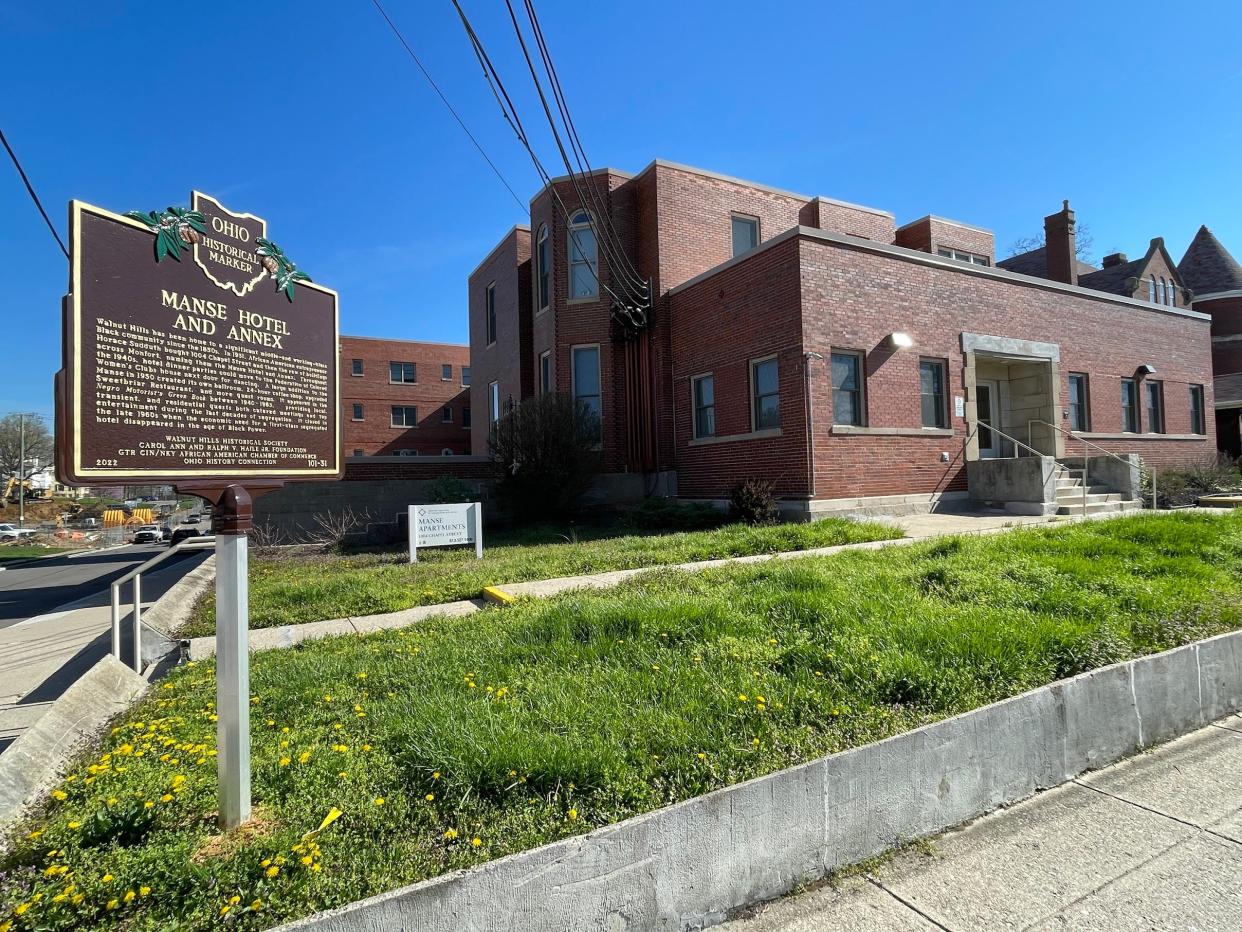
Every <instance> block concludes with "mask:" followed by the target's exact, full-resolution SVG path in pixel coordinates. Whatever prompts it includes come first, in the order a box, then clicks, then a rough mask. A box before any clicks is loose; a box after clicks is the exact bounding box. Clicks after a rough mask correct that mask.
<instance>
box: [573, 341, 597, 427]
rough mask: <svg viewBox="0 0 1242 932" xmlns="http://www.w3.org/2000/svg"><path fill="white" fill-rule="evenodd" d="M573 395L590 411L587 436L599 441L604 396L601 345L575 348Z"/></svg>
mask: <svg viewBox="0 0 1242 932" xmlns="http://www.w3.org/2000/svg"><path fill="white" fill-rule="evenodd" d="M573 396H574V399H575V400H577V401H580V402H581V403H582V404H583V405H584V406H585V407H586V409H587V411H588V412H589V413H590V415H591V418H590V423H589V424H588V425H587V426H586V433H585V437H586V439H588V440H595V441H598V440H600V439H601V438H602V436H603V416H604V411H603V398H602V396H601V394H600V374H599V347H598V346H575V347H574V348H573Z"/></svg>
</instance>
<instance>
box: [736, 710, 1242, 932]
mask: <svg viewBox="0 0 1242 932" xmlns="http://www.w3.org/2000/svg"><path fill="white" fill-rule="evenodd" d="M919 847H920V848H921V847H922V846H919ZM930 850H931V853H926V852H916V851H914V850H910V851H907V852H905V853H901V854H898V855H896V856H894V857H893V858H892V860H890V861H888V862H886V863H883V864H881V865H880V866H878V867H875V868H873V869H872V870H870V871H869V872H860V873H858V874H854V875H852V876H846V877H844V878H838V879H837V880H836V881H835V882H834V881H829V882H827V883H825V884H824V885H822V886H819V887H818V888H816V889H814V890H812V891H810V892H807V893H803V894H800V895H797V896H791V897H788V898H786V899H783V900H778V901H776V902H773V903H770V904H768V905H766V906H763V907H760V908H759V909H757V910H755V911H754V913H753V914H752V915H751V916H749V917H747V918H742V919H737V920H734V921H732V922H728V923H725V924H724V925H722V926H719V927H718V928H719V929H721V930H723V932H830V930H841V932H846V930H848V932H881V930H883V932H935V930H940V932H993V930H1032V932H1051V930H1076V932H1088V930H1090V932H1097V930H1098V932H1131V930H1133V932H1139V930H1143V932H1147V930H1152V932H1154V930H1186V932H1192V930H1193V932H1218V930H1219V932H1226V930H1228V932H1236V930H1238V929H1242V716H1239V715H1234V716H1231V717H1229V718H1226V719H1223V720H1221V721H1220V722H1217V723H1215V724H1213V725H1209V726H1208V727H1207V728H1203V729H1201V730H1199V731H1197V732H1194V733H1193V734H1190V735H1187V736H1186V737H1184V738H1180V739H1178V740H1176V741H1173V742H1171V743H1169V744H1167V745H1164V746H1163V747H1160V748H1157V749H1156V750H1154V751H1152V752H1149V753H1146V754H1141V755H1139V756H1137V757H1134V758H1131V759H1130V760H1127V761H1123V762H1122V763H1120V764H1116V765H1114V766H1112V767H1108V768H1106V769H1104V770H1101V771H1098V772H1096V773H1093V774H1088V775H1085V776H1083V777H1082V778H1080V779H1077V780H1074V781H1071V782H1070V783H1067V784H1065V785H1063V786H1060V787H1058V788H1056V789H1053V790H1049V791H1048V792H1046V793H1041V794H1040V795H1038V796H1036V797H1034V798H1032V799H1029V800H1026V801H1025V802H1022V803H1019V804H1017V805H1015V806H1013V807H1011V808H1009V809H1007V810H1002V811H1000V812H998V813H994V814H992V815H989V816H985V817H984V818H982V819H978V820H976V821H975V822H973V823H971V824H970V825H968V826H965V827H963V828H960V829H957V830H955V831H952V832H949V833H947V834H945V835H943V836H941V837H940V838H938V839H936V840H935V841H934V842H933V843H932V845H931V846H930Z"/></svg>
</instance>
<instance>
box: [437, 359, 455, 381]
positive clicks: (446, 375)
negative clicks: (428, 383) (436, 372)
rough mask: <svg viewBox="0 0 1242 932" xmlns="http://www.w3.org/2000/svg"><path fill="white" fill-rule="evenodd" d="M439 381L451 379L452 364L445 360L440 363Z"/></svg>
mask: <svg viewBox="0 0 1242 932" xmlns="http://www.w3.org/2000/svg"><path fill="white" fill-rule="evenodd" d="M440 381H441V382H451V381H453V364H452V363H451V362H445V363H441V364H440Z"/></svg>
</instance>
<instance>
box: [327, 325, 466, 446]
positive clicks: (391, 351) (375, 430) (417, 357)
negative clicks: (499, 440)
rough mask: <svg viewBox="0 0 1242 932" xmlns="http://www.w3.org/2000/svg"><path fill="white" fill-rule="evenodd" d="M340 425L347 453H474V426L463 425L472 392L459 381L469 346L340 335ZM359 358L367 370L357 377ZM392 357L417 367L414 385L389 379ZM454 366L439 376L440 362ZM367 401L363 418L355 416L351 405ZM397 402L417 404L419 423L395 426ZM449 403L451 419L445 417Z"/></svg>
mask: <svg viewBox="0 0 1242 932" xmlns="http://www.w3.org/2000/svg"><path fill="white" fill-rule="evenodd" d="M340 352H341V364H340V371H341V424H342V425H343V431H342V436H343V438H344V439H343V447H344V454H345V455H346V456H353V455H354V451H355V450H362V451H363V453H364V454H365V455H367V456H384V455H392V454H394V453H396V451H397V450H417V451H418V454H419V455H420V456H423V455H428V456H432V455H434V456H439V455H440V454H441V452H442V451H443V450H446V449H448V450H452V451H453V452H454V453H455V454H465V453H469V452H470V431H469V430H468V429H466V428H464V427H463V426H462V409H463V408H466V407H469V406H470V400H469V391H468V390H466V389H463V387H462V384H461V379H462V372H461V370H462V367H463V366H468V365H470V348H469V347H467V346H461V345H459V344H456V343H422V342H418V341H414V340H382V339H373V338H370V337H345V336H343V337H341V350H340ZM355 359H361V360H362V362H363V374H362V375H361V376H355V375H353V374H352V372H353V360H355ZM390 362H412V363H414V364H415V365H416V366H417V375H418V382H417V383H416V384H414V385H406V384H393V383H391V382H390V381H389V374H388V364H389V363H390ZM446 363H447V364H449V365H451V366H452V367H453V377H452V379H450V380H448V381H443V380H442V379H441V366H442V365H444V364H446ZM354 404H361V405H362V406H363V419H362V420H361V421H356V420H354V417H353V406H354ZM393 405H415V406H417V408H418V427H415V428H403V427H400V428H399V427H393V426H392V406H393ZM446 405H447V406H448V407H449V409H450V411H451V413H452V418H453V420H452V423H449V424H445V423H443V421H442V417H443V415H442V411H443V408H444V407H445V406H446Z"/></svg>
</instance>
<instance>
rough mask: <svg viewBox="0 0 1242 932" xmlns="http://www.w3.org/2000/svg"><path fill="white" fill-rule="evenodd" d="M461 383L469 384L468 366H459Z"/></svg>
mask: <svg viewBox="0 0 1242 932" xmlns="http://www.w3.org/2000/svg"><path fill="white" fill-rule="evenodd" d="M461 384H462V385H463V386H468V385H469V384H470V367H469V366H462V367H461Z"/></svg>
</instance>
